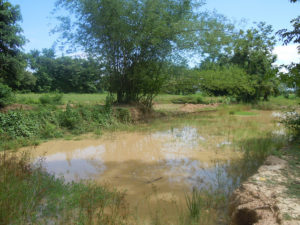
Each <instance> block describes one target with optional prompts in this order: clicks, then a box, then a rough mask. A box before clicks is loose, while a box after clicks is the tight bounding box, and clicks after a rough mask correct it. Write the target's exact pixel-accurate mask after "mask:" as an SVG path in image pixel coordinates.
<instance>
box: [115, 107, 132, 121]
mask: <svg viewBox="0 0 300 225" xmlns="http://www.w3.org/2000/svg"><path fill="white" fill-rule="evenodd" d="M115 117H116V118H117V119H118V120H119V121H121V122H123V123H128V122H130V121H131V115H130V112H129V110H128V109H125V108H116V110H115Z"/></svg>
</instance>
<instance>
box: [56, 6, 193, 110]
mask: <svg viewBox="0 0 300 225" xmlns="http://www.w3.org/2000/svg"><path fill="white" fill-rule="evenodd" d="M57 6H58V7H63V8H65V9H67V10H68V11H69V12H71V13H73V15H74V17H75V18H76V19H77V20H76V22H75V23H72V21H71V20H70V19H69V18H70V17H61V22H62V23H61V26H60V27H58V28H57V30H56V31H60V32H62V33H63V38H64V39H66V40H67V41H71V42H73V43H77V44H79V45H81V46H83V47H84V48H85V49H86V50H87V51H88V52H90V53H92V54H94V55H101V56H102V58H101V59H100V60H101V62H103V64H104V66H105V74H106V75H107V76H106V77H107V80H108V90H109V91H110V92H112V93H116V94H117V101H118V102H119V103H130V102H132V101H133V102H137V101H140V102H143V103H144V104H145V105H146V106H148V107H150V106H151V105H152V100H153V97H154V96H155V95H156V94H158V92H159V91H160V88H161V86H162V84H163V81H164V79H165V76H166V75H165V72H164V67H165V66H164V65H165V63H166V61H167V58H168V57H169V56H170V55H171V54H172V53H173V52H174V51H175V50H176V49H180V48H187V47H188V40H190V39H191V38H190V32H188V31H189V30H190V29H189V28H190V27H191V26H192V24H193V23H192V21H194V18H195V16H196V15H195V13H194V11H195V10H194V9H193V7H192V4H191V1H189V0H188V1H182V0H177V1H169V0H154V1H153V0H151V1H150V0H143V1H135V0H129V1H127V0H100V1H96V0H87V1H83V0H71V1H69V0H58V1H57ZM73 25H74V26H73ZM72 28H74V29H72Z"/></svg>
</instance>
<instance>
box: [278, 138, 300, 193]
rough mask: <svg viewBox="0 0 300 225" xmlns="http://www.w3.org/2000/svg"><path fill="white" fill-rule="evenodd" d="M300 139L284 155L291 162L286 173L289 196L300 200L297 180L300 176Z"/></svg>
mask: <svg viewBox="0 0 300 225" xmlns="http://www.w3.org/2000/svg"><path fill="white" fill-rule="evenodd" d="M299 149H300V138H299V137H298V139H296V140H294V141H293V142H292V143H291V144H290V146H288V147H287V148H286V149H285V151H283V153H282V154H283V155H284V156H285V159H287V160H288V162H289V169H288V170H287V171H286V174H285V176H286V177H287V181H288V182H287V184H286V187H287V194H288V195H289V196H291V197H294V198H297V199H300V183H299V180H297V178H299V174H300V150H299Z"/></svg>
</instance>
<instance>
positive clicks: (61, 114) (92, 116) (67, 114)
mask: <svg viewBox="0 0 300 225" xmlns="http://www.w3.org/2000/svg"><path fill="white" fill-rule="evenodd" d="M115 116H118V117H117V118H114V115H113V113H112V111H111V110H110V109H107V108H106V107H104V106H97V105H94V106H82V105H77V106H71V105H70V104H68V105H67V107H66V109H65V110H62V109H56V107H52V106H50V107H41V108H38V109H36V110H34V111H25V110H16V111H9V112H7V113H0V149H1V150H3V149H5V148H10V147H13V146H14V142H15V141H17V142H19V143H20V144H21V145H23V144H29V142H28V141H29V140H31V141H33V140H39V139H47V138H55V137H61V136H62V134H64V133H67V132H70V133H73V134H81V133H84V132H91V131H99V129H103V128H105V127H108V126H110V125H111V124H113V123H115V122H116V119H117V120H119V121H120V122H129V121H130V115H128V114H127V112H124V110H120V112H119V114H118V115H115ZM8 143H12V146H9V145H8Z"/></svg>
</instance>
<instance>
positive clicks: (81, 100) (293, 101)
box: [16, 93, 300, 109]
mask: <svg viewBox="0 0 300 225" xmlns="http://www.w3.org/2000/svg"><path fill="white" fill-rule="evenodd" d="M43 95H45V94H37V93H28V94H16V101H17V103H19V104H39V103H40V101H39V98H40V97H41V96H43ZM50 95H51V94H50ZM106 96H107V93H98V94H77V93H69V94H63V97H62V103H63V104H67V103H73V104H104V103H105V99H106ZM176 100H181V101H182V103H189V101H191V103H205V104H209V103H225V104H229V103H230V99H229V98H227V97H213V96H212V97H210V96H203V95H202V94H200V93H199V94H193V95H186V96H182V95H169V94H159V95H158V96H156V97H155V99H154V103H157V104H171V103H174V102H176ZM197 100H198V102H197ZM199 100H201V101H202V102H199ZM299 103H300V98H297V97H295V96H294V95H290V97H289V98H285V97H283V96H278V97H271V98H270V100H269V101H267V102H259V103H258V104H257V106H258V107H260V109H268V108H271V107H275V108H276V107H281V106H285V107H292V106H296V105H297V104H299Z"/></svg>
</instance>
